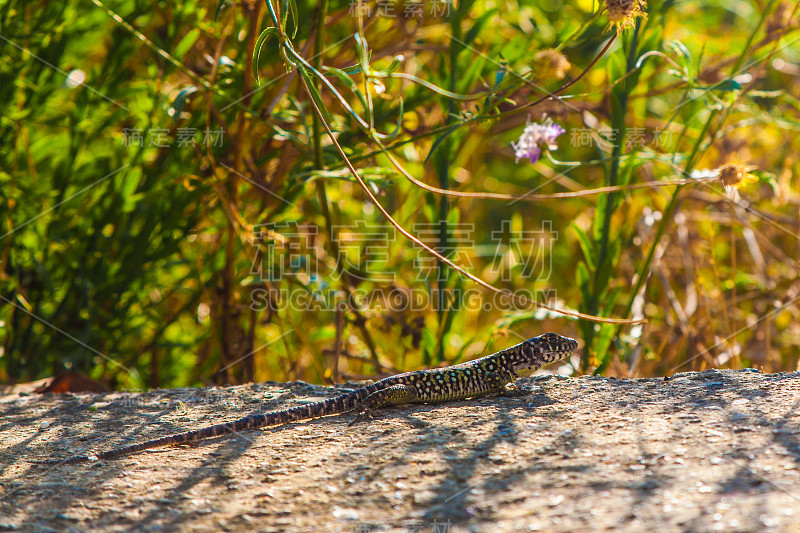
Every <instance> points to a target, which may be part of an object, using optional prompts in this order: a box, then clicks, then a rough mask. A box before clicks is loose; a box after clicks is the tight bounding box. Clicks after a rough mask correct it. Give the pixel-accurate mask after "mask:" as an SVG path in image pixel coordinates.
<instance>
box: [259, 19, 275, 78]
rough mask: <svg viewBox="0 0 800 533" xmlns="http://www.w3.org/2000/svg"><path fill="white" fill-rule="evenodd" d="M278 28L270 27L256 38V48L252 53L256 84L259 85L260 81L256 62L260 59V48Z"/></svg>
mask: <svg viewBox="0 0 800 533" xmlns="http://www.w3.org/2000/svg"><path fill="white" fill-rule="evenodd" d="M277 31H278V28H276V27H274V26H270V27H269V28H267V29H265V30H264V31H262V32H261V35H259V36H258V39H257V40H256V47H255V50H254V52H253V74H255V77H256V84H258V85H261V80H259V77H258V60H259V58H260V57H261V47H262V46H264V41H266V40H267V39H269V37H270V35H272V34H274V33H277Z"/></svg>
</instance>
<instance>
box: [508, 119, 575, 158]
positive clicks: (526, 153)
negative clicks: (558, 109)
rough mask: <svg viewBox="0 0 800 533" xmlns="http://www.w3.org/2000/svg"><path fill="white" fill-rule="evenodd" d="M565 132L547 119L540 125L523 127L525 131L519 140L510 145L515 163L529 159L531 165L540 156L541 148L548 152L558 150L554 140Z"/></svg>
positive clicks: (531, 124) (533, 123) (533, 124)
mask: <svg viewBox="0 0 800 533" xmlns="http://www.w3.org/2000/svg"><path fill="white" fill-rule="evenodd" d="M566 131H567V130H565V129H564V128H562V127H561V126H559V125H558V124H556V123H555V122H553V121H552V120H550V119H549V118H548V119H545V121H544V122H543V123H542V124H537V123H536V122H532V123H530V124H528V125H527V126H525V130H524V131H523V132H522V135H520V137H519V140H518V141H517V142H515V143H514V142H512V143H511V147H512V148H514V154H515V155H516V160H515V162H516V163H519V160H520V159H523V158H530V160H531V163H536V161H537V160H538V159H539V156H540V155H542V149H543V148H547V149H548V150H555V149H556V148H558V145H557V144H556V139H557V138H558V136H559V135H561V134H562V133H564V132H566Z"/></svg>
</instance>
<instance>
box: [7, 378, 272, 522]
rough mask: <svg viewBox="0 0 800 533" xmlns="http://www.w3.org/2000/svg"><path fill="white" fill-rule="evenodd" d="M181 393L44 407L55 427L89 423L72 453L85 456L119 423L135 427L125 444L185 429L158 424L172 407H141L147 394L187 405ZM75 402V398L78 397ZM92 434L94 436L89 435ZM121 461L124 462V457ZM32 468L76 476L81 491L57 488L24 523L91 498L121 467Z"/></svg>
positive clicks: (61, 441) (63, 441) (67, 440)
mask: <svg viewBox="0 0 800 533" xmlns="http://www.w3.org/2000/svg"><path fill="white" fill-rule="evenodd" d="M197 393H198V394H199V395H200V396H204V395H205V390H204V389H198V390H197ZM186 394H187V393H186V391H181V393H180V394H174V393H171V392H169V391H157V392H152V393H143V394H136V395H132V396H130V397H127V398H124V399H122V400H120V401H113V402H111V403H110V404H108V405H106V406H103V407H102V408H100V409H98V410H97V411H93V412H90V411H89V410H88V407H87V405H88V404H93V403H96V402H100V401H103V399H104V398H105V396H106V395H107V394H99V395H87V396H88V399H89V400H90V401H89V402H88V404H87V403H86V402H84V403H80V404H77V405H70V406H68V408H67V409H66V413H65V408H64V406H63V405H56V406H54V407H53V408H52V409H51V410H50V413H49V415H50V417H52V418H54V419H56V420H58V421H59V424H60V425H63V426H66V427H69V426H70V425H77V424H80V425H82V426H85V425H87V424H91V425H92V427H91V429H89V430H88V431H86V435H87V437H82V438H80V439H79V440H81V441H84V440H87V439H88V438H92V443H91V444H90V445H88V446H86V447H85V449H81V450H76V451H75V453H77V454H85V453H87V452H88V451H89V450H91V451H102V450H104V449H109V448H111V447H113V446H114V445H111V446H109V445H108V444H107V440H108V439H107V435H108V434H109V433H112V434H115V435H116V434H118V433H119V428H120V427H125V428H126V429H130V428H131V427H135V429H134V431H133V432H131V433H128V434H127V435H126V437H125V439H126V440H128V441H129V442H130V441H133V442H136V441H143V440H149V439H151V438H157V435H154V434H153V428H154V427H155V428H157V429H158V434H160V435H164V434H171V433H179V432H183V431H186V429H187V428H186V426H184V425H183V424H182V422H181V421H180V420H168V421H162V422H159V418H161V417H163V416H165V415H170V414H173V411H174V410H173V409H166V410H165V409H164V408H163V407H158V409H157V411H156V412H155V413H151V412H148V411H147V410H145V409H143V408H146V407H147V406H148V403H149V401H150V398H149V397H152V401H153V403H154V404H155V405H159V404H161V403H162V401H163V400H165V399H169V400H171V399H174V397H175V396H179V398H178V399H179V401H180V402H181V403H183V402H184V401H186V402H188V403H192V402H194V401H195V399H194V396H192V397H191V398H187V397H186ZM189 394H193V392H192V391H189ZM165 397H166V398H165ZM71 398H74V397H71ZM76 401H80V400H79V399H78V400H76ZM201 401H202V400H201ZM104 411H105V412H107V413H110V416H105V417H98V415H97V412H100V413H103V412H104ZM83 412H86V414H85V415H84V414H83ZM258 412H261V409H259V410H258ZM206 415H208V413H206ZM37 416H38V421H41V418H47V417H48V413H45V414H44V415H42V414H38V415H37ZM236 416H237V417H239V416H242V414H241V413H236ZM134 417H135V418H137V419H138V421H137V422H131V421H130V419H131V418H134ZM216 422H217V421H216V420H215V421H214V422H211V421H209V423H216ZM38 435H40V433H36V434H34V435H32V437H31V439H30V440H33V439H35V438H36V436H38ZM96 435H100V436H99V437H95V436H96ZM235 435H237V436H239V437H241V435H239V434H238V433H237V434H235ZM223 437H227V438H230V436H220V439H221V438H223ZM98 439H100V440H103V441H104V442H106V444H100V445H98V444H97V443H96V441H97V440H98ZM209 440H210V441H211V442H213V441H215V440H216V439H209ZM75 441H76V439H75V438H74V437H71V436H69V435H64V436H59V437H57V438H55V439H51V442H49V443H48V444H47V449H48V450H60V449H62V448H63V447H65V445H67V444H68V445H69V446H70V447H74V445H75ZM200 444H205V441H203V442H202V443H200ZM117 445H119V446H124V445H126V444H124V443H118V444H117ZM228 446H229V447H231V448H233V447H236V452H241V453H244V451H246V448H244V449H243V448H242V447H241V445H240V442H237V439H234V441H233V442H231V443H230V444H229V445H228ZM30 451H31V448H30V446H29V445H28V446H27V447H26V448H24V452H25V453H20V454H19V455H18V457H26V458H29V457H30ZM163 451H164V452H166V453H170V452H174V449H171V448H169V447H168V448H164V449H163ZM50 455H51V456H58V455H61V454H59V452H55V453H52V452H51V453H50ZM63 455H64V456H65V457H66V456H71V455H72V453H69V454H63ZM226 455H227V456H228V457H230V460H234V457H233V456H232V453H231V452H230V451H228V452H227V453H226ZM145 457H146V455H145ZM122 459H123V460H124V459H125V458H122ZM204 466H205V465H203V466H201V467H198V468H197V469H195V471H196V470H198V469H199V468H203V467H204ZM32 468H34V469H37V470H39V469H43V468H44V469H46V470H39V472H41V475H42V476H45V475H53V474H55V475H56V476H57V477H58V478H59V479H61V480H62V481H64V482H65V483H64V484H65V485H69V484H70V483H68V482H69V480H70V479H71V478H78V479H79V481H78V482H76V483H74V485H75V486H76V487H80V489H82V490H80V491H76V490H70V491H63V493H62V494H59V498H57V499H54V501H49V500H47V501H43V505H44V507H42V508H41V509H39V508H38V507H39V506H36V508H31V509H28V510H27V516H25V517H24V519H25V520H26V521H30V520H31V519H33V518H34V517H36V516H39V515H40V513H41V512H42V511H44V510H46V511H47V513H48V514H52V513H55V514H56V515H60V514H63V513H64V512H66V511H67V510H68V509H70V508H71V507H72V506H73V504H74V502H75V500H76V499H83V498H90V499H91V498H94V497H96V496H98V495H99V494H100V492H101V489H100V488H99V487H101V486H102V485H103V484H104V483H105V481H107V480H109V479H113V478H116V477H118V476H119V474H120V470H121V469H123V468H124V467H122V466H121V465H120V463H118V462H117V460H106V461H100V462H98V463H88V464H87V463H81V464H75V465H67V464H65V465H37V466H33V467H32ZM87 469H92V470H91V483H87V482H86V477H87V476H86V474H85V472H86V470H87ZM33 474H34V475H36V474H37V472H36V471H33ZM205 477H207V475H197V473H196V472H190V473H189V474H188V476H187V478H186V480H185V482H184V483H182V484H181V486H179V487H178V488H176V489H173V490H172V491H171V495H174V493H176V492H177V493H178V494H179V493H180V491H182V490H183V491H185V490H187V488H188V486H191V484H196V483H197V482H199V481H201V480H202V479H204V478H205ZM149 518H150V519H151V520H152V519H153V518H154V517H149ZM146 519H147V517H145V519H144V520H142V521H141V525H142V526H145V525H146V524H147V522H146V521H145V520H146ZM145 529H146V528H145Z"/></svg>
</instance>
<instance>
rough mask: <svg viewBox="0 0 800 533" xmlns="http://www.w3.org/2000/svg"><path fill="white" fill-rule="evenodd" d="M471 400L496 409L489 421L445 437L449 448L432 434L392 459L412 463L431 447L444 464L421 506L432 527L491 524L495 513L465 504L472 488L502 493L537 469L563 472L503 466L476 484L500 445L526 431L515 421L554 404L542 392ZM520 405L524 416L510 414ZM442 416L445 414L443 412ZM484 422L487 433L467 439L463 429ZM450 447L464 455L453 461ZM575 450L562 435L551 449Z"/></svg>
mask: <svg viewBox="0 0 800 533" xmlns="http://www.w3.org/2000/svg"><path fill="white" fill-rule="evenodd" d="M475 402H476V403H477V405H478V406H480V405H497V406H498V407H499V410H498V411H497V412H496V413H494V414H493V415H492V416H491V417H488V416H487V417H485V418H480V419H477V420H474V421H471V422H470V423H468V424H465V425H462V426H461V427H460V428H459V429H460V430H459V431H456V432H454V433H450V435H448V440H447V443H448V444H450V445H451V446H450V447H447V448H446V447H443V446H442V444H443V443H442V441H441V439H437V438H436V437H435V436H428V435H424V436H423V440H422V441H420V442H419V443H418V444H417V445H414V446H412V447H409V448H408V449H407V450H406V451H405V454H404V456H403V457H401V458H398V460H397V462H398V464H399V465H401V464H406V465H407V464H409V462H414V461H415V457H414V456H415V455H416V454H419V453H422V452H425V451H428V450H431V449H435V450H437V451H439V452H440V455H441V458H442V461H443V462H444V463H445V464H447V465H448V468H447V473H446V474H445V477H444V479H442V480H441V481H440V482H439V483H438V485H437V486H436V487H434V488H432V489H431V491H430V493H431V494H432V498H431V499H430V500H429V501H426V502H424V503H421V505H424V506H425V507H427V510H426V511H425V513H424V514H423V516H422V518H423V519H425V520H427V521H428V522H430V523H434V521H436V522H442V521H450V522H453V523H455V522H463V521H464V520H468V519H470V518H479V519H482V520H487V519H488V520H490V519H492V518H493V517H494V515H495V512H496V509H492V508H484V507H481V505H480V504H470V502H469V501H468V499H469V496H470V493H471V492H472V491H473V490H476V491H478V492H481V491H483V492H486V493H489V492H502V491H507V490H510V488H512V487H513V486H514V485H516V484H518V483H519V482H520V481H521V480H522V479H524V476H525V475H526V474H527V473H529V472H533V471H540V470H542V469H543V468H544V469H548V470H553V471H555V470H558V471H563V470H565V467H550V466H543V465H542V464H541V463H534V464H530V465H526V466H524V467H512V468H506V469H505V470H504V471H503V472H501V473H499V474H492V475H490V476H481V479H479V480H475V477H476V476H477V475H479V473H480V471H481V470H482V469H485V468H486V462H487V459H488V458H489V456H490V455H491V454H492V452H493V451H494V450H495V449H496V447H497V445H498V444H499V443H501V442H507V443H510V444H513V445H517V443H518V439H519V436H520V434H521V432H524V431H528V430H529V429H528V428H521V427H520V426H519V424H518V422H519V421H529V420H530V417H531V413H532V412H533V413H535V410H536V408H537V407H541V406H543V405H551V404H555V403H557V402H555V401H554V400H553V399H551V398H550V397H549V396H547V395H546V394H545V393H540V392H537V393H536V394H534V395H532V396H528V397H525V398H502V397H491V398H488V399H480V400H475ZM519 407H523V408H525V409H526V411H525V412H523V413H519V412H515V411H516V409H515V408H519ZM444 412H445V413H446V412H447V411H444ZM409 419H411V420H415V417H412V416H409ZM543 420H546V419H543ZM412 424H414V425H415V426H416V427H420V426H428V427H430V426H433V425H434V424H431V423H429V422H421V421H419V420H417V421H416V422H412ZM488 424H493V425H494V427H493V429H492V433H491V435H489V436H488V437H486V438H485V439H483V440H482V441H480V442H477V443H476V442H475V441H474V440H473V439H471V438H470V437H469V436H468V432H467V431H464V430H466V429H472V428H474V427H477V426H485V425H488ZM454 444H455V445H459V446H461V447H462V448H461V449H462V450H463V451H466V452H467V454H466V455H461V456H459V457H453V454H454V452H455V450H453V446H452V445H454ZM574 446H576V443H575V442H573V437H572V436H569V437H566V440H564V437H560V438H558V439H556V443H555V447H556V448H559V447H560V448H564V449H571V448H572V447H574ZM494 461H495V462H494V464H498V463H497V461H500V463H499V464H503V463H505V460H504V459H503V458H502V456H498V457H496V458H495V459H494ZM566 469H569V470H574V469H578V470H583V469H584V468H583V467H566Z"/></svg>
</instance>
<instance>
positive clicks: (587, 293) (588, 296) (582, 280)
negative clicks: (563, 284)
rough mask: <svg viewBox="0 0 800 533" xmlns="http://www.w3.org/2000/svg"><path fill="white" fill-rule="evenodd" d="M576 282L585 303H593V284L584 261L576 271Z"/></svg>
mask: <svg viewBox="0 0 800 533" xmlns="http://www.w3.org/2000/svg"><path fill="white" fill-rule="evenodd" d="M575 281H576V283H577V284H578V288H579V289H580V291H581V297H582V298H583V302H584V303H588V302H591V301H592V282H591V277H590V275H589V269H588V268H586V263H584V262H583V261H581V262H579V263H578V268H577V270H576V271H575Z"/></svg>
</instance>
